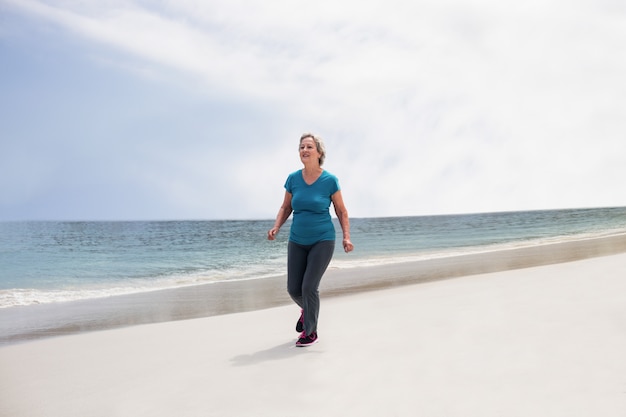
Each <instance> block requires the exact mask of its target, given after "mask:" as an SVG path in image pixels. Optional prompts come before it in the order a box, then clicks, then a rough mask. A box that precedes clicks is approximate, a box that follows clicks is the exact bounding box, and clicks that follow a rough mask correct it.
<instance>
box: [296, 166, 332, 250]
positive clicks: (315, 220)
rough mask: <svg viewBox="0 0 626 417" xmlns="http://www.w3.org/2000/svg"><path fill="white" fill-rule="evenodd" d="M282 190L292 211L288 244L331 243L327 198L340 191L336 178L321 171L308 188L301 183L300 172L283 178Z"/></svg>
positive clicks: (329, 199)
mask: <svg viewBox="0 0 626 417" xmlns="http://www.w3.org/2000/svg"><path fill="white" fill-rule="evenodd" d="M285 190H287V192H288V193H290V194H291V208H292V209H293V221H292V223H291V231H290V233H289V240H291V241H293V242H295V243H298V244H300V245H312V244H314V243H317V242H320V241H322V240H335V227H334V226H333V222H332V220H331V217H330V212H329V210H328V209H329V207H330V203H331V198H330V197H331V196H332V195H333V194H335V193H336V192H337V191H339V190H340V188H339V181H338V180H337V177H335V176H334V175H333V174H331V173H329V172H327V171H322V175H320V177H319V178H318V179H317V181H315V182H314V183H313V184H311V185H309V184H307V183H306V182H304V178H302V171H301V170H300V171H296V172H293V173H291V174H290V175H289V177H287V182H285Z"/></svg>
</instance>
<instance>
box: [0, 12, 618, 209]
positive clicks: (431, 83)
mask: <svg viewBox="0 0 626 417" xmlns="http://www.w3.org/2000/svg"><path fill="white" fill-rule="evenodd" d="M624 51H626V3H624V2H623V1H622V0H525V1H510V0H358V1H357V0H345V1H341V2H338V1H336V0H332V1H327V0H322V1H316V2H294V1H288V0H266V1H263V2H259V1H249V0H229V1H228V2H226V1H216V0H161V1H149V0H98V1H96V0H93V1H85V0H80V1H79V0H54V1H53V0H0V221H13V220H201V219H271V218H274V217H275V216H276V213H277V212H278V208H279V206H280V204H281V202H282V198H283V194H284V188H283V185H284V182H285V179H286V178H287V175H288V174H289V173H291V172H293V171H296V170H298V169H300V168H301V167H302V164H301V162H300V159H299V156H298V141H299V138H300V135H301V134H302V133H304V132H313V133H315V134H317V135H319V136H321V137H322V138H323V139H324V141H325V144H326V148H327V158H326V162H325V164H324V168H325V169H326V170H328V171H329V172H331V173H333V174H335V175H336V176H337V177H338V178H339V182H340V186H341V188H342V194H343V197H344V201H345V203H346V207H347V209H348V212H349V213H350V216H351V217H381V216H413V215H415V216H418V215H438V214H457V213H477V212H497V211H516V210H542V209H557V208H581V207H606V206H625V205H626V193H625V192H624V186H623V182H624V178H626V140H625V139H626V76H625V75H626V54H625V53H624ZM331 211H332V210H331Z"/></svg>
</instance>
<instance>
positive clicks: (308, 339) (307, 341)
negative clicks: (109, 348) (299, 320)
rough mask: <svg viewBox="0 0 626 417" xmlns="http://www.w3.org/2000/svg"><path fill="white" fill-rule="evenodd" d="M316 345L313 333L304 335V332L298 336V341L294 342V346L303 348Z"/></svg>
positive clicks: (314, 333) (315, 336) (315, 337)
mask: <svg viewBox="0 0 626 417" xmlns="http://www.w3.org/2000/svg"><path fill="white" fill-rule="evenodd" d="M316 343H317V333H316V332H313V333H311V334H310V335H308V336H307V335H306V334H305V333H304V332H302V334H301V335H300V339H298V341H297V342H296V346H298V347H304V346H311V345H314V344H316Z"/></svg>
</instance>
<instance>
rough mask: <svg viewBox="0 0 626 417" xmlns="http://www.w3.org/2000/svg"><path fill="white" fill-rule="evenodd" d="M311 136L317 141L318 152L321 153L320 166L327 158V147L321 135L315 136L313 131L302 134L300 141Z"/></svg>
mask: <svg viewBox="0 0 626 417" xmlns="http://www.w3.org/2000/svg"><path fill="white" fill-rule="evenodd" d="M307 138H311V139H313V142H315V146H316V147H317V152H318V153H319V154H320V160H319V162H320V166H322V165H323V164H324V160H325V159H326V147H325V146H324V141H323V140H322V138H320V137H319V136H315V135H314V134H313V133H303V134H302V136H300V143H302V141H303V140H304V139H307Z"/></svg>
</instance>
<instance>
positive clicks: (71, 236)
mask: <svg viewBox="0 0 626 417" xmlns="http://www.w3.org/2000/svg"><path fill="white" fill-rule="evenodd" d="M350 221H351V234H352V242H353V243H354V245H355V250H354V252H352V253H350V254H345V253H343V251H342V248H341V244H340V242H341V229H340V227H339V225H338V223H336V231H337V239H338V242H337V246H336V253H335V256H334V258H333V261H332V263H331V265H330V268H354V267H357V266H366V265H383V264H392V263H398V262H405V261H415V260H422V259H432V258H441V257H447V256H453V255H458V254H467V253H478V252H487V251H495V250H502V249H506V248H514V247H523V246H533V245H537V244H541V243H555V242H563V241H568V240H578V239H586V238H592V237H600V236H608V235H613V234H621V233H626V207H612V208H591V209H567V210H543V211H520V212H503V213H483V214H462V215H441V216H415V217H387V218H353V219H350ZM272 225H273V220H219V221H216V220H207V221H129V222H123V221H116V222H55V221H48V222H39V221H38V222H2V223H0V309H12V308H19V307H20V306H28V305H35V304H46V303H62V302H67V301H74V300H86V299H93V298H102V297H114V296H117V295H124V294H132V293H141V292H148V291H155V290H161V289H170V288H179V287H185V286H194V285H203V284H211V283H215V282H220V281H226V280H252V279H255V280H256V279H264V278H269V277H276V276H280V275H284V274H285V270H286V256H287V238H288V235H289V222H287V223H286V224H285V226H283V228H282V230H281V232H280V234H279V236H278V238H277V240H275V241H268V240H267V237H266V233H267V230H268V229H269V228H270V227H271V226H272Z"/></svg>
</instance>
